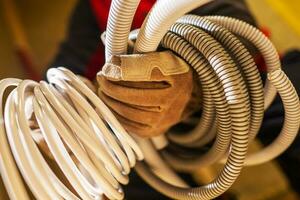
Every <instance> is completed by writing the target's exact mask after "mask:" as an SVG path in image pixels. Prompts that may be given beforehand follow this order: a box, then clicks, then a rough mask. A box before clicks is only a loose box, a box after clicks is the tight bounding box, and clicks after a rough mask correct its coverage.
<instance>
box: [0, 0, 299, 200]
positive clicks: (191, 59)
mask: <svg viewBox="0 0 300 200" xmlns="http://www.w3.org/2000/svg"><path fill="white" fill-rule="evenodd" d="M139 2H140V1H139V0H113V1H112V6H111V9H110V13H109V20H108V25H107V33H106V42H105V43H106V59H107V61H109V60H110V56H111V55H120V54H127V44H128V38H131V39H132V38H133V39H136V43H135V46H134V49H135V52H139V53H147V52H152V51H156V49H157V47H158V46H159V45H161V47H163V48H165V49H170V50H172V51H173V52H175V53H176V54H177V55H178V56H180V57H181V58H183V59H184V60H185V61H186V62H187V63H188V64H189V65H190V66H191V67H192V68H193V69H194V70H195V72H196V73H197V74H198V77H199V81H200V83H201V85H202V87H203V92H202V96H203V103H202V108H203V113H202V116H201V119H200V122H199V125H198V126H197V128H196V129H195V130H193V131H191V132H188V133H186V135H182V136H179V135H176V134H175V133H167V134H166V137H165V138H167V139H169V140H170V141H172V142H175V143H177V144H178V145H182V146H184V147H189V148H193V147H195V146H196V147H203V146H205V145H206V144H207V143H208V142H209V141H211V140H212V139H214V142H213V145H212V146H211V147H210V149H209V150H208V151H207V152H206V153H204V154H202V155H199V156H197V157H193V158H192V159H186V158H183V157H181V155H179V154H174V153H172V152H169V151H168V150H167V149H161V150H160V151H158V150H156V148H155V144H154V142H153V140H149V139H142V138H138V137H137V136H133V135H132V134H129V133H127V132H126V130H125V129H124V128H123V127H122V126H121V124H120V123H119V122H118V121H117V119H116V118H115V116H114V115H113V114H112V112H111V111H110V110H109V109H108V107H107V106H106V105H105V104H104V103H103V102H102V101H101V99H100V98H99V97H98V96H97V95H96V92H95V91H96V88H94V87H93V85H92V83H91V82H89V81H88V80H85V79H84V78H82V77H79V76H76V75H74V74H73V73H72V72H71V71H69V70H67V69H65V68H63V67H59V68H53V69H49V70H48V72H47V80H48V83H47V82H45V81H41V82H35V81H31V80H19V79H13V78H8V79H3V80H1V81H0V121H1V128H0V155H1V156H0V172H1V177H2V179H3V181H4V184H5V187H6V189H7V191H8V194H9V197H10V199H12V200H19V199H22V200H23V199H24V200H29V199H30V197H29V196H30V195H28V192H27V188H28V189H29V190H30V191H31V193H32V194H33V196H34V197H35V198H36V199H38V200H52V199H55V200H60V199H61V200H62V199H67V200H79V199H85V200H86V199H87V200H95V199H100V198H101V197H102V196H103V194H104V195H105V196H106V197H107V198H109V199H123V198H124V193H123V190H122V186H121V185H122V184H127V183H128V182H129V181H130V180H129V179H128V174H129V173H130V170H131V168H133V167H134V168H135V170H136V171H137V173H138V174H139V175H140V176H141V177H142V178H143V179H144V180H145V181H146V182H147V183H148V184H150V185H151V186H152V187H153V188H155V189H156V190H158V191H159V192H161V193H163V194H164V195H166V196H168V197H170V198H172V199H183V200H207V199H212V198H215V197H217V196H219V195H221V194H222V193H224V192H225V191H226V190H227V189H228V188H230V186H231V185H232V184H233V183H234V181H235V180H236V179H237V177H238V176H239V174H240V172H241V170H242V168H243V167H244V166H245V165H255V164H261V163H263V162H267V161H269V160H271V159H273V158H275V157H276V156H278V155H279V154H281V153H282V152H283V151H285V150H286V149H287V148H288V147H289V146H290V144H291V143H292V142H293V140H294V139H295V137H296V135H297V133H298V130H299V124H300V104H299V97H298V96H297V93H296V90H295V88H294V87H293V85H292V84H291V82H290V80H289V79H288V77H287V76H286V75H285V74H284V72H283V71H282V70H281V67H280V61H279V58H278V54H277V52H276V50H275V48H274V46H273V45H272V43H271V42H270V41H269V40H268V39H267V38H266V37H265V36H264V35H263V34H262V33H261V32H260V31H258V30H257V29H256V28H255V27H252V26H251V25H248V24H247V23H245V22H242V21H239V20H236V19H232V18H228V17H219V16H207V17H198V16H193V15H186V16H183V17H182V15H183V14H185V13H186V12H189V11H190V10H192V9H194V8H196V7H199V6H201V5H202V4H204V3H207V2H209V1H208V0H202V1H199V0H178V1H176V2H174V0H159V1H157V2H156V4H155V5H154V7H153V8H152V10H151V11H150V13H149V14H148V16H147V17H146V19H145V21H144V23H143V25H142V28H141V30H140V31H139V32H138V31H135V32H134V34H133V35H134V36H133V37H132V36H130V37H129V31H130V27H131V24H132V19H133V16H134V14H135V11H136V8H137V6H138V4H139ZM180 17H181V18H180ZM176 20H177V21H176ZM236 35H238V36H239V37H242V38H244V39H246V40H248V41H249V42H251V43H253V44H254V46H256V47H257V49H258V50H259V51H260V52H261V53H262V55H263V57H264V59H265V61H266V64H267V70H268V80H267V81H266V85H265V87H263V85H262V81H261V79H260V76H259V72H258V70H257V66H256V65H255V63H254V61H253V58H252V56H251V54H250V53H249V51H248V49H247V47H246V46H244V45H243V44H242V43H241V42H240V40H239V39H238V37H237V36H236ZM276 91H277V92H278V93H279V95H280V97H281V98H282V102H283V105H284V109H285V120H284V124H283V128H282V130H281V132H280V134H279V135H278V137H277V138H276V139H275V140H274V141H273V142H272V143H271V144H270V145H268V146H267V147H265V148H263V149H262V150H260V151H258V152H254V153H251V154H249V155H248V153H247V150H248V146H249V144H250V142H251V141H252V140H253V139H254V138H255V136H256V134H257V132H258V131H259V128H260V126H261V123H262V118H263V113H264V109H266V108H267V107H268V106H269V105H270V104H271V102H272V100H273V98H274V96H275V95H276ZM133 137H134V138H133ZM40 139H43V140H44V141H45V143H46V145H47V148H49V152H48V151H47V152H48V154H47V156H51V157H52V159H53V160H54V161H55V162H56V164H57V165H58V167H59V168H60V170H61V171H62V172H63V174H64V176H65V177H66V179H67V180H68V182H69V183H70V185H71V187H72V189H71V188H69V187H67V186H66V185H65V183H63V182H61V180H60V178H59V177H57V176H56V174H55V172H54V171H52V169H51V168H50V166H49V165H48V163H47V161H46V160H45V157H44V153H45V152H43V151H42V150H41V149H40V147H39V146H38V144H37V143H38V142H39V141H40ZM216 162H224V166H223V168H222V169H221V171H220V173H219V174H218V175H217V177H216V178H215V179H214V180H213V181H212V182H211V183H209V184H207V185H204V186H201V187H195V188H189V187H188V185H187V184H186V183H185V182H184V181H183V180H181V179H180V177H178V176H177V174H176V173H175V171H174V169H177V170H181V171H190V170H193V169H195V168H197V167H199V166H205V165H210V164H213V163H216ZM26 186H27V187H26Z"/></svg>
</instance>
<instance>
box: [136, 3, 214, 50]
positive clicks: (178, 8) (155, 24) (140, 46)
mask: <svg viewBox="0 0 300 200" xmlns="http://www.w3.org/2000/svg"><path fill="white" fill-rule="evenodd" d="M210 1H211V0H177V1H176V3H175V2H174V0H164V1H157V3H155V4H154V6H153V8H152V9H151V11H150V13H149V14H148V15H147V17H146V19H145V20H144V23H143V25H142V27H141V30H140V32H139V35H138V37H137V41H136V44H135V52H140V53H146V52H152V51H155V50H156V48H157V47H158V45H159V43H160V41H161V39H162V38H163V36H164V34H165V33H166V32H167V30H168V29H169V28H170V26H171V25H172V24H173V23H174V22H175V21H176V20H177V19H178V18H179V17H181V16H182V15H184V14H186V13H187V12H189V11H191V10H193V9H195V8H197V7H199V6H201V5H204V4H205V3H208V2H210Z"/></svg>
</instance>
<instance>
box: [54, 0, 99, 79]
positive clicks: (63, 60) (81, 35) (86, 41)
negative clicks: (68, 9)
mask: <svg viewBox="0 0 300 200" xmlns="http://www.w3.org/2000/svg"><path fill="white" fill-rule="evenodd" d="M100 34H101V33H100V31H99V28H98V25H97V21H96V19H95V17H94V15H93V12H92V10H91V7H90V4H89V1H87V0H79V2H78V3H77V5H76V6H75V9H74V10H73V13H72V15H71V18H70V23H69V28H68V33H67V35H66V39H65V40H64V41H63V42H62V44H61V45H60V47H59V50H58V53H57V55H56V56H55V58H54V59H53V61H52V62H51V64H50V65H49V68H50V67H58V66H64V67H66V68H68V69H70V70H71V71H73V72H74V73H76V74H81V75H83V73H84V71H85V67H86V64H87V62H88V60H89V58H90V56H91V55H92V54H93V53H94V52H95V51H96V49H97V47H98V45H99V43H101V40H100Z"/></svg>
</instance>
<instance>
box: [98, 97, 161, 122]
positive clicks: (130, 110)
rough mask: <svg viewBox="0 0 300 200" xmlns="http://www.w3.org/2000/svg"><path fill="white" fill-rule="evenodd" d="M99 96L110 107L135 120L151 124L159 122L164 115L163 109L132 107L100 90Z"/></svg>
mask: <svg viewBox="0 0 300 200" xmlns="http://www.w3.org/2000/svg"><path fill="white" fill-rule="evenodd" d="M99 97H100V98H101V99H102V100H103V101H104V102H105V104H106V105H107V106H108V107H110V108H111V109H112V110H114V111H115V112H116V113H118V114H119V115H121V116H122V117H124V118H126V119H128V120H130V121H133V122H137V123H141V124H145V125H150V126H151V125H154V124H157V123H158V122H159V120H160V118H161V116H162V115H163V111H161V112H152V111H145V110H142V109H139V108H138V107H132V106H130V105H129V104H124V103H122V102H119V101H117V100H115V99H112V98H111V97H109V96H106V95H105V94H103V93H102V92H100V94H99Z"/></svg>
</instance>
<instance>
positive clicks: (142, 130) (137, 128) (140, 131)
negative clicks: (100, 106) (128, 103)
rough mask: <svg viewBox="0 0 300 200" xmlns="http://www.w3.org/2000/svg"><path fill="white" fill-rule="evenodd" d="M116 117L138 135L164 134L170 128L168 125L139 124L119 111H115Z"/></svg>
mask: <svg viewBox="0 0 300 200" xmlns="http://www.w3.org/2000/svg"><path fill="white" fill-rule="evenodd" d="M114 114H115V116H116V118H117V119H118V120H119V122H120V123H121V124H122V126H123V127H124V128H125V130H127V131H128V132H129V133H131V134H135V135H138V136H140V137H143V138H150V137H155V136H158V135H161V134H164V133H165V132H166V131H167V129H168V128H166V127H152V126H147V125H144V124H139V123H136V122H133V121H130V120H128V119H126V118H124V117H122V116H120V115H118V114H117V113H114Z"/></svg>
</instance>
